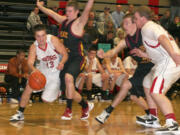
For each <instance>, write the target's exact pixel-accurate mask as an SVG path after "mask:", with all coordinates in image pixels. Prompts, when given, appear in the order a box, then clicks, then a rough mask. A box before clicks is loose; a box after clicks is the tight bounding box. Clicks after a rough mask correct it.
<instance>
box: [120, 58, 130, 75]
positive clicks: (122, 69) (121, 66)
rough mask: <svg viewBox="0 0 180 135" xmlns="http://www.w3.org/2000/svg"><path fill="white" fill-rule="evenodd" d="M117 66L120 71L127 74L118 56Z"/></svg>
mask: <svg viewBox="0 0 180 135" xmlns="http://www.w3.org/2000/svg"><path fill="white" fill-rule="evenodd" d="M119 66H120V69H121V70H120V71H121V72H123V73H125V74H128V73H127V72H126V70H125V68H124V66H123V63H122V60H121V59H120V58H119Z"/></svg>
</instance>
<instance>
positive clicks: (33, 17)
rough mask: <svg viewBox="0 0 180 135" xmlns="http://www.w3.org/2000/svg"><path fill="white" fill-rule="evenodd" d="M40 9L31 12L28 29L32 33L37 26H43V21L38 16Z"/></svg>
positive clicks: (36, 8)
mask: <svg viewBox="0 0 180 135" xmlns="http://www.w3.org/2000/svg"><path fill="white" fill-rule="evenodd" d="M38 13H39V9H38V7H35V8H34V10H33V11H32V12H31V14H30V15H29V16H28V20H27V29H28V30H29V31H32V29H33V27H34V26H35V25H37V24H42V21H41V19H40V17H39V15H38Z"/></svg>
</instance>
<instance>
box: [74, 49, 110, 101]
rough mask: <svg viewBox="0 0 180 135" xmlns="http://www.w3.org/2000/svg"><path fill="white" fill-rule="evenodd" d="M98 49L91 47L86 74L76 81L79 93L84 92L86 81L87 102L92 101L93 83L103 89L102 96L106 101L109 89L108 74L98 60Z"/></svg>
mask: <svg viewBox="0 0 180 135" xmlns="http://www.w3.org/2000/svg"><path fill="white" fill-rule="evenodd" d="M96 53H97V51H96V48H95V47H91V48H90V49H89V51H88V56H87V57H86V58H85V59H86V66H85V69H84V72H83V73H81V74H80V75H79V77H78V79H77V81H76V86H77V88H78V90H79V92H81V91H82V88H83V86H84V83H85V81H86V88H87V100H92V99H93V98H92V92H91V91H92V83H93V84H95V85H96V86H98V87H102V95H103V98H104V99H105V98H106V97H105V96H106V94H105V93H107V92H106V90H107V89H108V74H106V73H105V71H104V69H103V68H102V66H101V64H100V62H99V60H98V59H97V58H96Z"/></svg>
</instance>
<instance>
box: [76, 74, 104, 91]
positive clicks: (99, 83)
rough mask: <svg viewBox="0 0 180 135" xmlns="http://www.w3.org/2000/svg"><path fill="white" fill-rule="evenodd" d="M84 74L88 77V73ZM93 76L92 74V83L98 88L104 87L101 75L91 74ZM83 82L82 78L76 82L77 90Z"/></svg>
mask: <svg viewBox="0 0 180 135" xmlns="http://www.w3.org/2000/svg"><path fill="white" fill-rule="evenodd" d="M84 74H85V75H88V73H84ZM91 74H92V83H93V84H95V85H96V86H98V87H102V79H101V73H91ZM81 80H82V78H81V77H80V78H78V79H77V80H76V88H78V87H79V84H80V82H81Z"/></svg>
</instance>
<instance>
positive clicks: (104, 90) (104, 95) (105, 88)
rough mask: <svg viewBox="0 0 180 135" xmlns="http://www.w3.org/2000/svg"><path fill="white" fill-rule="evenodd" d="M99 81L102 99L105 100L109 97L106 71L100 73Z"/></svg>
mask: <svg viewBox="0 0 180 135" xmlns="http://www.w3.org/2000/svg"><path fill="white" fill-rule="evenodd" d="M101 81H102V91H101V95H102V99H104V100H107V99H109V97H108V96H109V94H107V93H109V75H108V74H107V73H103V74H101Z"/></svg>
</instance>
